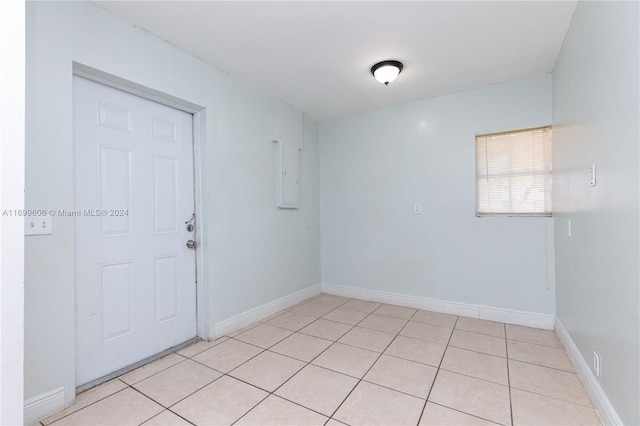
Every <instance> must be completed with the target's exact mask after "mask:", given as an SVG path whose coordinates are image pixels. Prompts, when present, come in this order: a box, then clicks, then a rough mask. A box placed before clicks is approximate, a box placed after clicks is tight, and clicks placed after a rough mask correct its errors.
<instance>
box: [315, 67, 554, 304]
mask: <svg viewBox="0 0 640 426" xmlns="http://www.w3.org/2000/svg"><path fill="white" fill-rule="evenodd" d="M548 124H551V77H550V76H548V75H547V76H542V77H539V78H534V79H530V80H525V81H519V82H515V83H509V84H501V85H495V86H491V87H486V88H483V89H479V90H472V91H467V92H463V93H458V94H454V95H450V96H443V97H440V98H434V99H429V100H424V101H420V102H414V103H411V104H407V105H402V106H397V107H393V108H387V109H382V110H377V111H373V112H367V113H363V114H358V115H354V116H351V117H347V118H343V119H338V120H334V121H329V122H324V123H321V124H320V125H319V128H320V181H321V185H320V188H321V190H320V193H321V206H322V208H321V227H322V231H321V238H322V281H323V283H329V284H339V285H346V286H353V287H360V288H366V289H372V290H379V291H385V292H391V293H399V294H402V295H410V296H418V297H427V298H432V299H440V300H445V301H452V302H460V303H468V304H473V305H485V306H491V307H499V308H505V309H514V310H521V311H529V312H535V313H542V314H554V313H555V296H554V290H555V289H554V283H553V266H552V264H551V265H547V260H548V259H550V260H551V258H552V257H553V244H552V242H553V223H552V220H550V219H546V218H520V217H519V218H508V217H488V218H477V217H475V135H477V134H482V133H488V132H497V131H503V130H512V129H519V128H525V127H533V126H541V125H548ZM414 202H417V203H420V204H422V214H421V215H413V212H412V206H413V203H414ZM549 256H550V257H549ZM548 266H549V267H550V270H549V269H548ZM547 286H548V287H549V288H548V289H546V287H547Z"/></svg>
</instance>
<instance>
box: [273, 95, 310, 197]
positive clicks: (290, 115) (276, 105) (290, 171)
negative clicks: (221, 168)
mask: <svg viewBox="0 0 640 426" xmlns="http://www.w3.org/2000/svg"><path fill="white" fill-rule="evenodd" d="M271 114H272V117H271V120H272V123H271V125H272V130H271V132H272V139H271V140H272V141H273V142H275V143H277V144H278V147H277V156H276V205H277V206H278V207H279V208H288V209H291V208H293V209H295V208H298V207H300V150H301V149H302V146H303V141H304V130H303V129H304V125H303V122H304V118H303V115H302V113H301V112H300V111H298V110H297V109H296V108H294V107H293V106H291V105H289V104H287V103H285V102H282V101H281V100H279V99H276V98H272V99H271Z"/></svg>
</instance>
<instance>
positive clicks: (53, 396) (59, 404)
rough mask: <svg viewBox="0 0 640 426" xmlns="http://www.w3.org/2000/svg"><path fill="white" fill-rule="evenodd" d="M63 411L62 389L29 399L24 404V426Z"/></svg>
mask: <svg viewBox="0 0 640 426" xmlns="http://www.w3.org/2000/svg"><path fill="white" fill-rule="evenodd" d="M63 409H64V387H63V386H61V387H59V388H57V389H54V390H51V391H49V392H45V393H43V394H40V395H37V396H34V397H33V398H29V399H27V400H26V401H25V402H24V424H26V425H30V424H33V423H35V422H36V421H38V420H40V419H42V418H44V417H46V416H49V415H51V414H53V413H55V412H57V411H60V410H63Z"/></svg>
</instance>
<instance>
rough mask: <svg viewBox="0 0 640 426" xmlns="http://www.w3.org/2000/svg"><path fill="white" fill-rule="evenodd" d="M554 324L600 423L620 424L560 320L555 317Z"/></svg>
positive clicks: (620, 421) (618, 418) (607, 399)
mask: <svg viewBox="0 0 640 426" xmlns="http://www.w3.org/2000/svg"><path fill="white" fill-rule="evenodd" d="M555 326H556V334H557V335H558V338H559V339H560V342H561V343H562V346H564V349H565V351H567V355H569V359H571V362H572V363H573V367H574V368H575V369H576V372H577V373H578V376H579V377H580V379H581V380H582V383H583V384H584V387H585V389H586V391H587V394H589V398H591V402H592V403H593V406H594V407H595V408H596V410H597V411H598V414H599V415H600V419H601V420H602V423H603V424H605V425H622V424H623V423H622V420H620V417H618V413H616V410H615V409H614V408H613V406H612V405H611V403H610V402H609V398H607V395H605V393H604V391H603V390H602V388H601V387H600V383H598V380H597V379H596V377H595V376H594V374H593V372H592V371H591V368H589V365H588V364H587V362H586V361H585V359H584V357H583V356H582V353H580V350H579V349H578V347H577V346H576V344H575V343H574V341H573V339H572V338H571V335H570V334H569V332H568V331H567V329H566V328H565V327H564V325H563V324H562V321H560V320H559V319H558V318H557V317H556V320H555Z"/></svg>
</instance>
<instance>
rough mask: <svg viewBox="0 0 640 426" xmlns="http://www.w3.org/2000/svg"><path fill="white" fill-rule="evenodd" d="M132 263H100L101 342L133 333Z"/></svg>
mask: <svg viewBox="0 0 640 426" xmlns="http://www.w3.org/2000/svg"><path fill="white" fill-rule="evenodd" d="M133 286H134V283H133V263H132V262H120V263H114V264H108V265H101V271H100V318H101V323H102V342H103V343H108V342H110V341H113V340H116V339H119V338H121V337H124V336H127V335H129V334H131V333H133V315H134V312H133Z"/></svg>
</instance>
